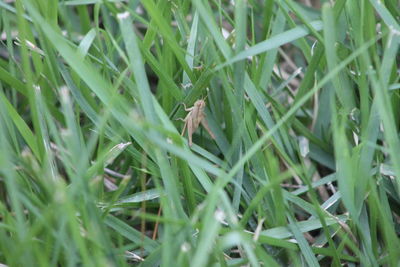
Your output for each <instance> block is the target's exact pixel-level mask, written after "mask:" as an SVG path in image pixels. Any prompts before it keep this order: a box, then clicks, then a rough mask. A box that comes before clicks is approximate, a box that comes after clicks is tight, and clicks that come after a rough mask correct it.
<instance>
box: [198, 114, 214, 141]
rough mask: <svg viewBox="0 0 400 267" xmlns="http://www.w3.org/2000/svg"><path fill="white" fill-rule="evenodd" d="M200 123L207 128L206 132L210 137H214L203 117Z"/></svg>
mask: <svg viewBox="0 0 400 267" xmlns="http://www.w3.org/2000/svg"><path fill="white" fill-rule="evenodd" d="M201 125H203V127H204V128H205V129H206V130H207V132H208V133H209V134H210V135H211V137H212V139H215V135H214V133H213V132H212V131H211V129H210V127H209V126H208V122H207V121H206V119H205V118H203V119H202V120H201Z"/></svg>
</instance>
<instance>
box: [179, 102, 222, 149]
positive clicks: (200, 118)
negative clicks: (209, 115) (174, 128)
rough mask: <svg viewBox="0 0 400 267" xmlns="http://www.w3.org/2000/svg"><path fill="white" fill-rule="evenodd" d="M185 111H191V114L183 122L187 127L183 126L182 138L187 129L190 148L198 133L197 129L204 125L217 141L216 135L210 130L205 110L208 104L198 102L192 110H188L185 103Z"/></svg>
mask: <svg viewBox="0 0 400 267" xmlns="http://www.w3.org/2000/svg"><path fill="white" fill-rule="evenodd" d="M183 105H184V107H185V110H186V111H189V113H188V114H187V115H186V117H185V119H184V120H183V121H184V122H185V125H184V126H183V130H182V136H183V135H184V134H185V130H186V128H187V132H188V137H189V146H192V144H193V142H192V135H193V133H194V132H195V131H196V129H197V128H199V125H200V123H201V125H203V127H204V128H205V129H206V130H207V132H208V133H209V134H210V136H211V137H212V138H213V139H215V135H214V133H213V132H212V131H211V130H210V127H209V126H208V123H207V121H206V116H205V113H204V108H205V106H206V102H205V101H204V100H203V99H200V100H197V101H196V102H195V103H194V105H193V107H191V108H186V105H185V104H184V103H183Z"/></svg>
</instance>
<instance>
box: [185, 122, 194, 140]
mask: <svg viewBox="0 0 400 267" xmlns="http://www.w3.org/2000/svg"><path fill="white" fill-rule="evenodd" d="M187 128H188V137H189V146H192V144H193V142H192V135H193V132H194V129H193V118H192V117H191V116H190V117H188V118H187Z"/></svg>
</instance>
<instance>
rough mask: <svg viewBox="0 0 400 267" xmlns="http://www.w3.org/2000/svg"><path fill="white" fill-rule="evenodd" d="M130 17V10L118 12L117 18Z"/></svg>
mask: <svg viewBox="0 0 400 267" xmlns="http://www.w3.org/2000/svg"><path fill="white" fill-rule="evenodd" d="M128 17H129V12H128V11H126V12H123V13H119V14H117V18H118V19H119V20H123V19H127V18H128Z"/></svg>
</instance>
